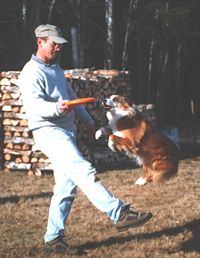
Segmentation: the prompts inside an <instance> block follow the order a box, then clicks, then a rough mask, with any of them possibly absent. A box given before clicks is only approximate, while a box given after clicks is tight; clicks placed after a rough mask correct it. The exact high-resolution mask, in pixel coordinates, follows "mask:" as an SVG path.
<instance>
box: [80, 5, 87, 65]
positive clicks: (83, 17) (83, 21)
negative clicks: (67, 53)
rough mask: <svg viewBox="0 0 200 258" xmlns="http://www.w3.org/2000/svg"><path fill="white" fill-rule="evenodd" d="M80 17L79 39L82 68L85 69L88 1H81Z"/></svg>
mask: <svg viewBox="0 0 200 258" xmlns="http://www.w3.org/2000/svg"><path fill="white" fill-rule="evenodd" d="M79 5H80V9H79V10H80V11H79V13H80V16H79V37H80V41H79V42H80V47H79V48H80V68H84V67H85V63H86V23H87V21H86V19H87V8H88V1H87V0H81V1H80V3H79Z"/></svg>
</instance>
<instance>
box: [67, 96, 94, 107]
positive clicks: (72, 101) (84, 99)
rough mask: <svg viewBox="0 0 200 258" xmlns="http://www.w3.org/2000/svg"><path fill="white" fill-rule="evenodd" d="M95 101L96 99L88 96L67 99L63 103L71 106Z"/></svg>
mask: <svg viewBox="0 0 200 258" xmlns="http://www.w3.org/2000/svg"><path fill="white" fill-rule="evenodd" d="M95 101H96V98H93V97H88V98H81V99H73V100H69V101H66V102H65V104H66V105H67V106H69V107H73V106H76V105H81V104H86V103H89V102H95Z"/></svg>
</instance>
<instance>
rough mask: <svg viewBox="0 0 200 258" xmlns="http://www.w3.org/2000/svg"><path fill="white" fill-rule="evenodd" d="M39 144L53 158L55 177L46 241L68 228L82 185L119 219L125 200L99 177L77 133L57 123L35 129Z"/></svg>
mask: <svg viewBox="0 0 200 258" xmlns="http://www.w3.org/2000/svg"><path fill="white" fill-rule="evenodd" d="M33 136H34V139H35V142H36V145H37V146H38V147H39V149H40V150H41V151H42V152H43V153H44V154H45V155H46V156H47V157H48V158H49V159H50V161H51V164H52V167H53V170H54V178H55V186H54V195H53V197H52V200H51V205H50V209H49V218H48V225H47V231H46V234H45V241H46V242H47V241H51V240H52V239H54V238H55V237H57V236H58V235H60V234H62V232H64V224H65V221H66V219H67V217H68V215H69V212H70V208H71V204H72V202H73V200H74V196H75V193H76V186H78V187H79V188H80V189H81V190H82V191H83V192H84V193H85V195H86V196H87V197H88V199H89V200H90V201H91V202H92V203H93V205H94V206H95V207H96V208H98V209H99V210H100V211H102V212H104V213H106V214H107V215H108V217H109V218H110V219H111V220H112V221H113V222H114V223H116V222H117V221H118V219H119V214H120V210H121V208H122V206H123V203H122V201H121V200H120V199H117V198H115V197H114V196H113V195H112V194H111V193H110V192H109V191H108V190H107V189H106V188H105V187H104V186H103V185H102V183H101V181H100V180H96V177H95V172H96V170H95V168H94V167H93V166H92V164H91V163H90V162H88V161H87V160H85V158H84V157H83V156H82V154H81V153H80V151H79V150H78V148H77V146H76V143H75V135H74V133H73V132H71V131H66V130H63V129H60V128H55V127H44V128H41V129H38V130H36V131H34V132H33Z"/></svg>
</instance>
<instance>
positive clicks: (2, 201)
mask: <svg viewBox="0 0 200 258" xmlns="http://www.w3.org/2000/svg"><path fill="white" fill-rule="evenodd" d="M52 195H53V193H52V192H46V193H39V194H30V195H22V196H19V195H12V196H6V197H0V205H2V204H6V203H8V202H10V203H18V202H19V201H21V200H23V201H26V200H35V199H39V198H47V197H51V196H52Z"/></svg>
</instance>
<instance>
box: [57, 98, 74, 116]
mask: <svg viewBox="0 0 200 258" xmlns="http://www.w3.org/2000/svg"><path fill="white" fill-rule="evenodd" d="M58 108H59V110H60V112H61V113H69V112H71V111H72V107H69V106H67V105H66V100H61V101H59V102H58Z"/></svg>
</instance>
